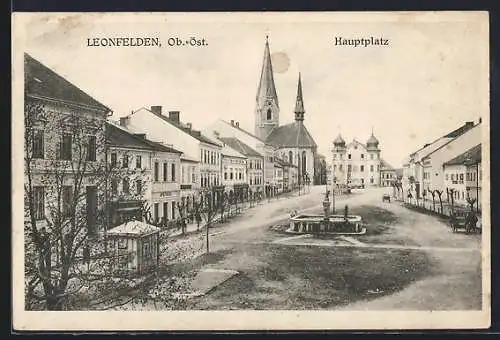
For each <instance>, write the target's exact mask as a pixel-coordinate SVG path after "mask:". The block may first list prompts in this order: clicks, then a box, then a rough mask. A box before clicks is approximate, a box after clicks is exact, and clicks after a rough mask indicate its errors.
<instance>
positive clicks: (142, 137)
mask: <svg viewBox="0 0 500 340" xmlns="http://www.w3.org/2000/svg"><path fill="white" fill-rule="evenodd" d="M134 136H136V137H139V138H140V139H144V140H146V134H145V133H134Z"/></svg>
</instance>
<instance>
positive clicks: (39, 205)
mask: <svg viewBox="0 0 500 340" xmlns="http://www.w3.org/2000/svg"><path fill="white" fill-rule="evenodd" d="M33 209H34V215H35V219H36V220H43V219H44V218H45V188H44V187H33Z"/></svg>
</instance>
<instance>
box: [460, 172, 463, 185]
mask: <svg viewBox="0 0 500 340" xmlns="http://www.w3.org/2000/svg"><path fill="white" fill-rule="evenodd" d="M463 182H464V174H460V183H461V184H462V183H463Z"/></svg>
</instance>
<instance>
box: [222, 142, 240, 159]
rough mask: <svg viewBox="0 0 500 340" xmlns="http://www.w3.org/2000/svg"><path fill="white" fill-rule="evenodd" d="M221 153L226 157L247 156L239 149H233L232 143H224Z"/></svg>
mask: <svg viewBox="0 0 500 340" xmlns="http://www.w3.org/2000/svg"><path fill="white" fill-rule="evenodd" d="M221 153H222V155H223V156H226V157H237V158H246V157H245V155H243V154H241V153H240V152H238V150H235V149H233V148H232V147H231V146H230V145H224V146H223V147H222V150H221Z"/></svg>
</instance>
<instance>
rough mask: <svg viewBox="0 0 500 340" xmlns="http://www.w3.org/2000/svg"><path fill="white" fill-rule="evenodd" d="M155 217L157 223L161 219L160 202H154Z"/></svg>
mask: <svg viewBox="0 0 500 340" xmlns="http://www.w3.org/2000/svg"><path fill="white" fill-rule="evenodd" d="M153 218H154V221H155V223H158V221H159V220H160V203H155V204H153Z"/></svg>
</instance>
